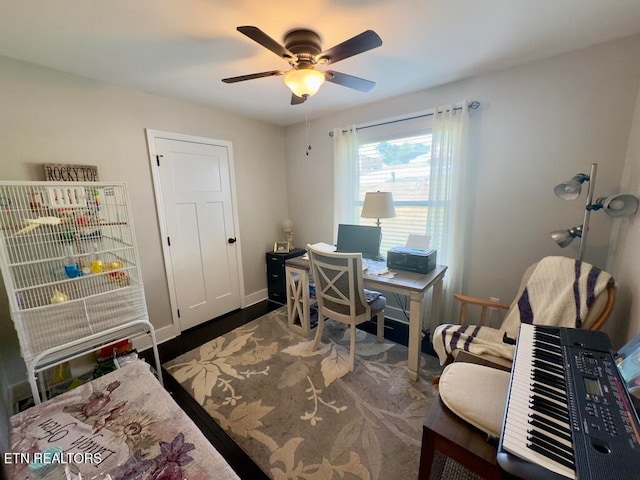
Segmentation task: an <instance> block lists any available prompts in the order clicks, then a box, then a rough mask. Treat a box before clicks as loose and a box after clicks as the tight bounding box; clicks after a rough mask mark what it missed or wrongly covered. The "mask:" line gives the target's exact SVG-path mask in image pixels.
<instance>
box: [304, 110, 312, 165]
mask: <svg viewBox="0 0 640 480" xmlns="http://www.w3.org/2000/svg"><path fill="white" fill-rule="evenodd" d="M304 117H305V126H306V130H307V151H306V152H304V154H305V155H306V156H307V157H308V156H309V152H310V151H311V140H310V139H309V137H310V134H309V130H310V124H309V104H308V103H307V105H306V106H305V114H304Z"/></svg>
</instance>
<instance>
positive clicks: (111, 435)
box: [5, 361, 238, 480]
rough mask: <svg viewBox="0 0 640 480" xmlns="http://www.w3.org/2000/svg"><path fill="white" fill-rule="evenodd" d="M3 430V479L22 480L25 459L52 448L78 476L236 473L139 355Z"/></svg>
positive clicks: (178, 478) (172, 477) (151, 479)
mask: <svg viewBox="0 0 640 480" xmlns="http://www.w3.org/2000/svg"><path fill="white" fill-rule="evenodd" d="M11 428H12V431H11V445H12V448H11V453H12V455H13V458H12V459H11V460H12V461H11V462H10V463H8V464H6V465H5V466H6V467H8V470H9V475H10V478H15V479H20V480H21V479H26V478H28V473H29V469H28V463H27V461H28V460H29V459H33V458H34V455H35V454H36V452H41V451H43V450H45V449H46V448H48V447H51V446H58V447H61V448H62V449H63V451H64V454H65V456H64V457H63V461H69V462H71V461H74V460H75V461H77V460H80V463H77V462H74V463H76V465H77V466H78V468H79V469H80V471H81V472H82V473H83V478H84V477H85V475H86V477H87V478H92V477H94V476H96V477H97V478H101V479H102V478H104V479H107V478H109V477H108V476H106V475H104V474H105V473H108V474H109V475H110V476H111V478H112V479H113V480H120V479H122V480H124V479H127V480H132V479H141V480H142V479H144V480H160V479H166V480H183V479H207V478H216V479H238V477H237V475H236V474H235V473H234V472H233V470H232V469H231V467H230V466H229V465H228V464H227V462H226V461H225V460H224V459H223V457H222V456H221V455H220V453H219V452H218V451H217V450H216V449H215V448H214V447H213V446H212V445H211V444H210V443H209V441H208V440H207V439H206V438H205V437H204V435H202V433H201V432H200V430H198V428H197V427H196V426H195V425H194V424H193V423H192V422H191V420H190V419H189V417H187V415H186V414H185V413H184V412H183V411H182V410H181V409H180V407H179V406H178V405H177V404H176V403H175V402H174V401H173V399H172V398H171V397H170V396H169V394H168V393H167V392H166V391H165V390H164V389H163V388H162V386H161V385H160V383H159V382H158V381H157V379H156V378H155V377H154V376H153V374H152V373H151V372H150V370H149V366H148V365H147V364H146V363H144V362H142V361H137V362H134V363H132V364H129V365H126V366H125V367H123V368H122V369H120V370H116V371H115V372H112V373H109V374H107V375H105V376H103V377H100V378H98V379H96V380H93V381H92V382H90V383H88V384H86V385H83V386H81V387H79V388H77V389H75V390H72V391H69V392H66V393H64V394H62V395H60V396H58V397H55V398H53V399H51V400H49V401H47V402H44V403H42V404H41V405H37V406H35V407H33V408H30V409H28V410H26V411H24V412H21V413H19V414H17V415H15V416H13V417H12V418H11ZM98 459H99V460H100V462H99V463H97V460H98ZM5 460H6V459H5ZM5 463H6V462H5ZM212 475H213V476H212Z"/></svg>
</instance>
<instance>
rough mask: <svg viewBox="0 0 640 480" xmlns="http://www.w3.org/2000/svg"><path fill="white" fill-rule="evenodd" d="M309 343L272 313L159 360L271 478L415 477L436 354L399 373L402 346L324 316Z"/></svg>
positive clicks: (281, 314)
mask: <svg viewBox="0 0 640 480" xmlns="http://www.w3.org/2000/svg"><path fill="white" fill-rule="evenodd" d="M312 343H313V339H306V338H304V337H301V336H300V335H298V334H296V333H293V332H292V331H291V330H289V328H287V317H286V310H285V309H283V308H282V309H279V310H275V311H273V312H270V313H269V314H267V315H265V316H263V317H261V318H258V319H257V320H254V321H253V322H250V323H247V324H246V325H244V326H242V327H239V328H237V329H235V330H233V331H231V332H230V333H228V334H226V335H224V336H221V337H218V338H216V339H214V340H212V341H210V342H208V343H206V344H204V345H202V346H201V347H199V348H197V349H195V350H193V351H191V352H188V353H186V354H184V355H182V356H180V357H178V358H176V359H174V360H172V361H170V362H168V363H166V364H165V365H164V367H165V368H166V370H167V371H168V372H170V374H171V375H173V376H174V377H175V378H176V380H178V382H180V383H181V384H182V386H183V387H184V388H185V389H186V390H187V391H188V392H190V394H191V395H192V396H193V397H194V398H195V400H196V401H197V402H198V403H199V404H200V405H202V406H203V407H204V409H205V410H206V411H207V412H208V414H209V415H210V416H211V417H212V418H213V419H214V420H215V421H216V422H217V423H218V424H219V425H220V426H221V427H222V428H223V429H224V430H226V431H227V433H228V434H229V435H230V436H231V437H232V438H233V440H234V441H235V442H236V443H237V444H238V445H239V446H240V447H241V448H242V449H243V450H244V451H245V452H247V454H248V455H249V456H250V457H251V458H252V459H253V460H254V461H255V462H256V463H257V464H258V465H259V466H260V467H261V469H262V470H263V471H264V472H265V473H266V474H267V475H268V476H270V477H272V478H274V479H309V480H321V479H322V480H324V479H334V478H335V479H372V480H376V479H382V480H387V479H399V478H417V476H418V467H419V461H420V444H421V437H422V424H423V421H424V419H425V417H426V415H427V413H428V410H429V408H430V406H431V404H432V402H433V399H434V396H435V395H436V393H435V392H434V391H433V386H432V385H431V377H432V375H433V374H434V373H439V372H440V370H441V369H440V367H439V366H438V362H437V359H435V358H434V357H428V356H426V355H423V361H422V367H421V370H420V371H421V378H420V381H419V382H411V381H410V380H409V379H408V376H407V365H406V364H407V349H406V347H404V346H401V345H398V344H395V343H391V342H384V343H381V344H378V343H377V342H376V339H375V336H373V335H370V334H368V333H366V332H362V331H359V330H358V335H357V342H356V365H355V370H354V371H353V372H349V330H348V329H345V328H344V326H343V325H341V324H338V323H336V322H326V324H325V335H324V338H323V340H322V343H321V344H320V346H319V347H318V349H317V350H316V351H315V352H312V351H311V345H312Z"/></svg>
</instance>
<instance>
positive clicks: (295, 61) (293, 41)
mask: <svg viewBox="0 0 640 480" xmlns="http://www.w3.org/2000/svg"><path fill="white" fill-rule="evenodd" d="M237 30H238V31H239V32H240V33H243V34H244V35H246V36H247V37H249V38H250V39H251V40H254V41H255V42H258V43H259V44H260V45H262V46H263V47H265V48H267V49H269V50H271V51H272V52H273V53H275V54H276V55H278V56H279V57H281V58H283V59H285V60H286V61H287V62H288V63H289V65H291V67H292V68H291V70H288V71H283V70H271V71H269V72H261V73H252V74H249V75H241V76H239V77H231V78H223V79H222V81H223V82H225V83H236V82H243V81H245V80H253V79H255V78H263V77H274V76H280V75H284V83H285V84H286V85H287V86H288V87H289V88H290V89H291V92H292V96H291V105H298V104H301V103H303V102H304V101H305V100H306V99H307V98H308V97H310V96H312V95H314V94H315V93H316V92H317V91H318V89H319V88H320V85H322V83H323V82H324V81H325V80H326V81H327V82H331V83H335V84H338V85H342V86H344V87H348V88H353V89H355V90H359V91H361V92H368V91H369V90H371V89H372V88H373V87H374V86H375V82H372V81H371V80H365V79H364V78H359V77H354V76H353V75H347V74H346V73H340V72H336V71H334V70H325V71H320V70H316V69H315V67H316V66H318V65H329V64H332V63H336V62H339V61H340V60H344V59H345V58H349V57H352V56H354V55H357V54H359V53H363V52H366V51H367V50H371V49H373V48H376V47H379V46H380V45H382V39H381V38H380V37H379V36H378V34H377V33H376V32H374V31H373V30H366V31H364V32H362V33H361V34H359V35H356V36H355V37H353V38H350V39H349V40H345V41H344V42H342V43H340V44H338V45H336V46H334V47H332V48H330V49H328V50H324V51H323V50H322V48H321V46H320V36H319V35H318V34H317V33H316V32H314V31H312V30H306V29H296V30H291V31H289V32H288V33H287V34H286V35H285V37H284V46H283V45H281V44H280V43H278V42H276V41H275V40H274V39H273V38H271V37H270V36H269V35H267V34H266V33H264V32H263V31H262V30H260V29H259V28H258V27H251V26H242V27H238V28H237Z"/></svg>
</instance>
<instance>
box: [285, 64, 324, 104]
mask: <svg viewBox="0 0 640 480" xmlns="http://www.w3.org/2000/svg"><path fill="white" fill-rule="evenodd" d="M284 83H285V85H286V86H287V87H289V88H290V89H291V91H292V92H293V94H294V95H295V96H297V97H300V98H304V97H305V96H308V97H311V96H313V95H315V94H316V93H317V92H318V90H319V89H320V86H321V85H322V84H323V83H324V73H322V72H319V71H318V70H314V69H312V68H300V69H293V70H289V71H288V72H287V73H285V74H284Z"/></svg>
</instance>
